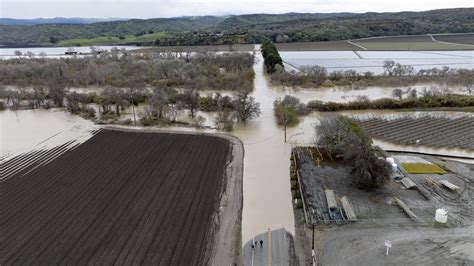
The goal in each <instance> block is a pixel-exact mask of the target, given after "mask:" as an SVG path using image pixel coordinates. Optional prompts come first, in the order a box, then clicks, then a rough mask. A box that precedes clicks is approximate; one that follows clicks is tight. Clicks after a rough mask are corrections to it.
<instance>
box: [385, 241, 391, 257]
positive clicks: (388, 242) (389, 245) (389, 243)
mask: <svg viewBox="0 0 474 266" xmlns="http://www.w3.org/2000/svg"><path fill="white" fill-rule="evenodd" d="M385 246H386V247H387V252H386V253H385V256H388V250H389V249H390V248H391V247H392V241H390V240H385Z"/></svg>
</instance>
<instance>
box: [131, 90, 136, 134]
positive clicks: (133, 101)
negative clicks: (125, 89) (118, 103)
mask: <svg viewBox="0 0 474 266" xmlns="http://www.w3.org/2000/svg"><path fill="white" fill-rule="evenodd" d="M130 98H131V100H132V112H133V124H134V125H135V127H137V118H136V116H135V100H134V98H133V88H130Z"/></svg>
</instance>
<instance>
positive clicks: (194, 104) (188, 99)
mask: <svg viewBox="0 0 474 266" xmlns="http://www.w3.org/2000/svg"><path fill="white" fill-rule="evenodd" d="M184 103H185V104H186V107H187V108H188V109H189V112H190V114H191V118H194V116H195V115H196V110H197V108H198V107H199V92H197V91H196V89H195V88H193V87H191V88H187V89H186V90H185V92H184Z"/></svg>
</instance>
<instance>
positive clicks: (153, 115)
mask: <svg viewBox="0 0 474 266" xmlns="http://www.w3.org/2000/svg"><path fill="white" fill-rule="evenodd" d="M0 103H1V105H0V107H2V108H10V109H12V110H18V109H20V108H21V107H27V108H50V107H66V109H67V110H68V111H69V112H71V113H73V114H80V115H83V116H86V117H88V118H94V117H95V116H96V109H94V108H92V104H93V105H94V106H97V107H98V111H99V113H100V117H101V120H102V121H105V122H110V121H108V120H111V119H112V120H114V119H119V118H120V116H121V115H122V114H123V113H124V111H125V110H126V109H127V108H129V107H130V106H132V107H134V106H138V105H140V104H143V106H144V110H145V111H144V113H143V114H141V115H140V116H141V117H140V120H141V122H142V124H144V125H154V124H158V123H175V122H177V121H176V118H177V116H178V114H179V113H181V112H182V111H184V110H188V111H189V115H190V116H191V118H192V119H197V120H199V119H202V118H200V117H198V116H197V111H206V112H216V113H217V115H216V118H215V120H214V121H213V122H214V125H215V127H216V128H218V129H223V130H231V129H232V126H233V123H234V122H238V123H246V122H247V121H248V120H251V119H254V118H256V117H258V116H259V115H260V104H259V103H258V102H256V101H255V99H254V98H253V97H252V96H251V95H250V92H249V90H242V91H240V92H237V93H235V94H234V95H232V96H224V95H222V94H220V93H212V94H210V95H207V96H201V95H200V92H199V91H197V90H195V89H185V90H184V91H178V90H176V89H173V88H170V87H160V86H157V87H155V88H153V89H152V90H149V89H145V88H126V89H125V88H114V87H106V88H104V89H102V90H99V91H97V92H88V93H80V92H76V91H72V92H68V91H66V90H65V89H64V88H63V87H51V88H49V89H45V88H41V87H35V88H33V89H15V90H7V89H5V88H0ZM22 104H23V106H22Z"/></svg>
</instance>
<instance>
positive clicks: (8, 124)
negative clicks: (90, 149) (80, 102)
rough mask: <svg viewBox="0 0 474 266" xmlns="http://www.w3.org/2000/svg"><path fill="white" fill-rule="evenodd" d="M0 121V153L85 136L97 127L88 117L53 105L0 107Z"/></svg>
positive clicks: (14, 152)
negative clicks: (85, 118) (86, 118)
mask: <svg viewBox="0 0 474 266" xmlns="http://www.w3.org/2000/svg"><path fill="white" fill-rule="evenodd" d="M0 124H1V131H0V156H2V157H4V156H6V155H17V154H20V153H22V152H25V151H29V150H31V149H33V148H35V147H36V146H38V145H42V146H44V145H47V146H48V147H54V146H57V145H61V144H64V143H66V142H68V141H71V140H76V139H79V138H84V137H86V136H89V135H90V134H89V133H88V132H89V131H90V130H93V129H96V128H98V126H96V125H94V123H92V122H91V121H87V120H84V119H82V118H81V117H79V116H76V115H71V114H68V113H66V112H64V111H59V110H53V109H51V110H43V109H38V110H22V111H18V112H13V111H8V110H6V111H2V112H0ZM84 140H85V139H84ZM8 157H11V156H8Z"/></svg>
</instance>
